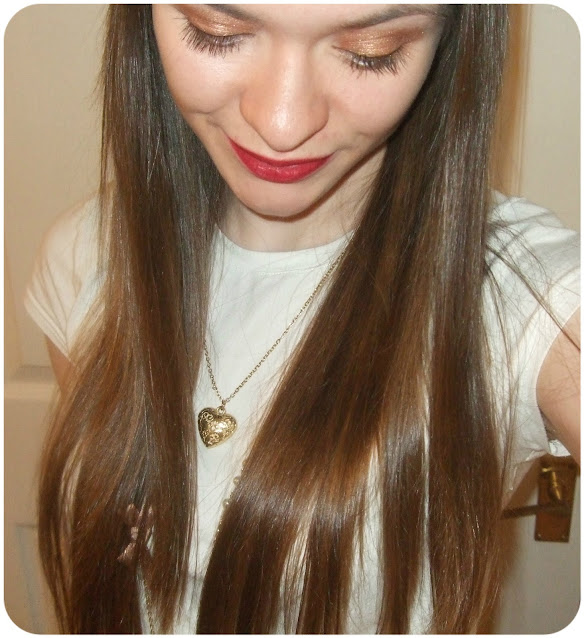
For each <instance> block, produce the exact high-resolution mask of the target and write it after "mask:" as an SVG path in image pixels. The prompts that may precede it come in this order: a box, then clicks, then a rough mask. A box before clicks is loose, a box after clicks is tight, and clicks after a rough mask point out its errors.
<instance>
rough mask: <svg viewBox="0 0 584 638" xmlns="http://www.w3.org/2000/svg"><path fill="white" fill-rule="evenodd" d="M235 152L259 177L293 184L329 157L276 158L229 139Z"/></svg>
mask: <svg viewBox="0 0 584 638" xmlns="http://www.w3.org/2000/svg"><path fill="white" fill-rule="evenodd" d="M229 142H230V143H231V146H232V147H233V150H234V151H235V154H236V155H237V157H239V159H240V160H241V161H242V163H243V164H244V165H245V166H246V167H247V168H248V169H249V170H250V171H251V172H252V173H253V174H254V175H256V176H257V177H259V178H260V179H264V180H266V181H268V182H278V183H280V184H291V183H292V182H298V181H300V180H301V179H304V178H305V177H308V176H309V175H311V174H312V173H314V172H315V171H317V170H318V169H319V168H320V167H321V166H323V164H324V163H325V162H326V161H327V160H328V159H329V157H330V155H327V156H326V157H311V158H308V159H292V160H274V159H270V158H268V157H263V156H262V155H258V154H257V153H252V152H251V151H248V150H247V149H245V148H242V147H241V146H239V144H236V143H235V142H234V141H233V140H232V139H229Z"/></svg>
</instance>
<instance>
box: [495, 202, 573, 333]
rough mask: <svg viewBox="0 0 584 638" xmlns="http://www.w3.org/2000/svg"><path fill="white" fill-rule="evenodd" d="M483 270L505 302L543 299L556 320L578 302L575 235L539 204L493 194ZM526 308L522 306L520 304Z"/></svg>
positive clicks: (529, 303)
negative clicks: (485, 269) (486, 262)
mask: <svg viewBox="0 0 584 638" xmlns="http://www.w3.org/2000/svg"><path fill="white" fill-rule="evenodd" d="M488 249H489V253H488V271H489V275H490V278H491V281H492V282H494V283H495V284H496V287H497V292H498V293H499V294H500V296H501V302H502V303H504V304H507V305H508V304H509V303H512V305H513V306H515V307H516V306H517V303H518V302H519V301H520V300H522V301H524V302H525V303H526V304H527V306H528V307H529V308H532V309H536V308H537V307H539V306H541V305H542V304H541V302H545V304H547V306H548V310H552V311H553V313H554V315H555V316H556V318H557V320H558V321H559V322H560V323H565V322H566V321H567V320H568V318H569V317H570V316H571V315H572V314H573V312H574V310H575V309H576V308H577V307H578V305H579V297H580V294H579V293H580V236H579V233H578V232H577V231H575V230H573V229H570V228H566V227H565V226H564V225H563V224H562V222H561V221H560V220H559V218H558V217H557V216H556V215H555V214H554V213H553V212H551V211H549V210H547V209H546V208H544V207H541V206H538V205H536V204H533V203H532V202H529V201H527V200H526V199H523V198H517V197H513V198H506V197H504V196H502V195H500V194H498V193H497V194H496V200H495V206H494V207H493V210H492V213H491V218H490V233H489V239H488ZM525 310H527V308H526V309H525Z"/></svg>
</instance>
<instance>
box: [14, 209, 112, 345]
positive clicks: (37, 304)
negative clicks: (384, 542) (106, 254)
mask: <svg viewBox="0 0 584 638" xmlns="http://www.w3.org/2000/svg"><path fill="white" fill-rule="evenodd" d="M97 230H98V207H97V200H96V199H95V198H94V199H91V200H89V201H88V202H85V203H84V204H82V205H79V206H76V207H75V208H73V209H71V210H69V211H67V212H66V213H64V214H62V215H61V216H59V217H58V218H57V220H56V221H55V223H54V224H53V225H52V226H51V228H50V229H49V230H48V232H47V233H46V234H45V236H44V238H43V242H42V244H41V248H40V250H39V252H38V254H37V257H36V260H35V264H34V268H33V272H32V275H31V278H30V281H29V284H28V286H27V289H26V291H25V296H24V305H25V308H26V310H27V312H28V313H29V315H30V316H31V318H32V319H33V320H34V321H35V322H36V323H37V325H38V326H39V327H40V329H41V330H42V331H43V332H44V334H45V335H46V336H47V337H48V338H49V339H50V340H51V341H52V342H53V343H54V344H55V345H56V346H57V348H59V350H60V351H61V352H62V353H63V354H65V355H66V356H69V354H70V352H71V347H72V345H73V343H74V341H75V338H76V337H77V332H78V330H79V327H80V325H81V323H82V322H83V320H84V319H85V317H86V316H87V313H88V312H89V310H90V308H91V306H92V304H93V303H94V301H95V299H96V296H97V293H98V290H99V287H100V278H99V274H98V269H97V263H98V260H97V255H98V250H97V245H98V234H97Z"/></svg>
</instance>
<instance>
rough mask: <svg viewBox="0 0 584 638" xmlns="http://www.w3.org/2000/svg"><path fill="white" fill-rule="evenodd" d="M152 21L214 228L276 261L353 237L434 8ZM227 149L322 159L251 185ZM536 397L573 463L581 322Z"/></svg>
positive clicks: (412, 83) (423, 67) (280, 9)
mask: <svg viewBox="0 0 584 638" xmlns="http://www.w3.org/2000/svg"><path fill="white" fill-rule="evenodd" d="M434 6H438V5H434ZM403 7H408V9H403ZM153 20H154V29H155V33H156V38H157V42H158V47H159V50H160V54H161V59H162V63H163V66H164V70H165V73H166V76H167V80H168V84H169V87H170V90H171V93H172V95H173V97H174V99H175V101H176V103H177V106H178V108H179V110H180V111H181V113H182V115H183V117H184V118H185V120H186V121H187V122H188V124H189V125H190V126H191V128H192V129H193V130H194V131H195V133H196V134H197V135H198V136H199V138H200V139H201V141H202V142H203V144H204V145H205V147H206V148H207V150H208V151H209V154H210V155H211V157H212V158H213V161H214V162H215V164H216V165H217V168H218V169H219V171H220V173H221V174H222V175H223V177H224V179H225V181H226V183H227V184H228V186H229V187H230V190H231V195H232V196H231V198H230V200H229V202H228V208H227V211H226V215H225V217H224V220H223V222H222V224H223V226H222V231H223V232H224V233H225V234H226V235H227V236H228V237H229V238H230V239H231V240H232V241H234V242H235V243H237V244H239V245H240V246H243V247H244V248H248V249H252V250H270V251H278V250H280V251H281V250H298V249H302V248H306V247H310V246H315V245H319V244H324V243H327V242H330V241H332V240H334V239H336V238H337V237H340V236H342V235H344V234H345V233H346V232H347V231H349V230H351V228H354V227H355V225H356V224H357V223H358V221H359V218H358V216H357V213H356V211H358V209H359V206H358V204H359V202H361V201H362V199H363V192H364V188H366V187H367V184H368V183H369V180H370V178H371V177H372V176H373V175H374V174H375V173H376V171H377V169H378V167H379V165H380V161H381V158H382V153H383V148H384V142H385V140H386V139H387V137H388V136H389V135H391V133H392V132H393V130H394V129H395V128H396V126H397V125H398V124H399V122H400V121H401V119H402V117H403V116H404V115H405V113H406V112H407V110H408V109H409V106H410V105H411V103H412V101H413V100H414V98H415V96H416V95H417V93H418V91H419V89H420V87H421V86H422V84H423V82H424V79H425V77H426V74H427V72H428V69H429V67H430V64H431V61H432V59H433V56H434V52H435V49H436V46H437V43H438V41H439V36H440V33H441V26H442V22H441V16H440V15H439V14H438V13H436V11H435V9H430V8H429V5H401V7H400V5H342V7H341V6H338V7H336V8H335V11H334V12H332V11H331V10H330V6H327V5H324V6H323V5H303V11H302V12H298V11H297V10H296V9H295V8H294V7H293V6H290V5H288V6H287V5H277V6H271V7H270V5H154V7H153ZM392 56H393V57H394V58H395V59H393V58H392ZM262 61H263V62H262ZM266 61H269V64H268V63H267V62H266ZM396 61H397V64H396V65H395V66H394V63H395V62H396ZM373 67H375V68H376V70H372V69H373ZM392 69H393V70H392ZM379 104H388V105H391V106H390V107H388V109H385V110H384V109H379V108H378V105H379ZM229 140H232V141H234V142H236V143H237V144H239V145H240V146H243V147H244V148H246V149H248V150H249V151H251V152H253V153H256V154H258V155H260V156H263V157H266V158H269V159H270V160H285V161H289V160H296V159H300V158H302V159H305V158H315V157H322V156H325V155H326V156H328V155H329V154H330V160H329V161H328V162H327V164H326V165H325V166H324V167H323V168H322V169H321V170H319V171H317V172H316V173H314V174H313V175H311V176H309V177H308V178H307V179H303V180H301V181H299V182H297V183H286V184H283V183H273V182H270V181H265V180H263V179H260V178H258V177H257V176H254V175H252V174H250V173H249V171H248V170H247V169H246V168H245V167H243V166H242V164H241V162H239V160H238V159H237V158H236V157H235V156H234V154H233V150H232V148H231V146H230V141H229ZM47 341H48V340H47ZM48 350H49V355H50V359H51V363H52V367H53V369H54V371H55V376H56V378H57V381H58V383H59V385H60V386H61V387H63V386H64V384H65V383H66V380H67V377H68V375H69V374H71V372H72V364H71V363H70V362H69V360H68V359H67V358H66V357H65V356H64V355H63V353H61V352H60V351H59V349H58V348H57V347H56V346H55V345H54V344H53V343H52V342H50V341H48ZM537 399H538V405H539V408H540V410H541V412H542V413H543V414H544V415H545V417H546V419H547V420H548V422H549V424H550V426H551V429H552V430H553V432H554V434H555V435H556V436H557V437H558V438H559V439H560V440H561V441H562V443H563V444H564V445H565V446H566V448H567V449H568V450H569V452H570V453H571V454H572V456H573V457H574V458H575V459H576V460H577V461H578V463H579V462H580V311H577V312H576V313H575V314H574V315H573V316H572V317H571V318H570V320H569V321H568V322H567V324H566V325H565V326H564V331H563V332H562V333H560V335H559V336H558V337H557V338H556V340H555V341H554V343H553V344H552V347H551V348H550V350H549V352H548V354H547V356H546V358H545V360H544V363H543V365H542V368H541V370H540V373H539V377H538V381H537Z"/></svg>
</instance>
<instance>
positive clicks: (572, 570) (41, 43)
mask: <svg viewBox="0 0 584 638" xmlns="http://www.w3.org/2000/svg"><path fill="white" fill-rule="evenodd" d="M515 11H516V9H515ZM103 12H104V7H103V5H34V6H30V7H27V8H25V9H23V10H22V11H20V12H19V13H18V14H17V15H15V16H14V17H13V18H12V20H11V21H10V24H8V26H7V29H6V33H5V259H4V265H5V269H6V272H5V275H6V280H5V291H4V300H5V341H4V344H5V477H6V482H5V485H6V487H5V495H6V498H5V525H6V532H5V586H6V589H5V600H6V604H7V606H8V608H9V610H10V614H11V616H12V618H13V620H14V621H15V622H16V623H17V624H18V625H19V626H21V627H23V628H26V629H27V630H29V631H35V632H41V633H42V632H44V631H47V630H48V629H49V628H50V627H51V620H50V613H49V611H48V606H47V604H46V601H45V599H44V598H43V588H42V580H41V578H40V574H39V572H38V566H37V562H36V554H35V551H36V550H35V542H36V540H35V539H36V528H35V517H34V498H33V494H34V490H33V485H34V472H35V468H36V460H37V458H38V452H39V449H40V445H41V440H42V436H43V434H44V429H45V425H44V420H43V417H44V414H45V412H46V409H47V406H48V403H49V401H50V397H51V396H52V394H53V391H54V384H53V379H52V375H51V372H50V370H49V369H48V367H47V364H48V359H47V356H46V353H45V349H44V345H43V338H42V335H41V334H40V332H39V330H38V329H37V328H36V326H34V325H33V323H32V322H31V321H30V319H29V318H28V317H27V316H26V314H25V312H24V309H23V307H22V302H21V299H22V295H23V290H24V286H25V283H26V280H27V278H28V276H29V273H30V270H31V267H32V262H33V258H34V254H35V251H36V250H37V247H38V245H39V243H40V240H41V237H42V234H43V232H44V231H45V230H46V228H47V227H48V226H49V225H50V223H51V221H52V220H53V219H54V218H55V216H56V215H58V214H59V213H61V212H63V211H65V210H67V209H68V208H70V207H71V206H72V205H73V204H75V203H76V202H78V201H80V200H82V199H84V198H85V197H86V196H87V195H88V194H89V193H91V191H92V190H93V189H95V187H96V185H97V156H98V148H99V133H98V127H97V122H98V120H99V112H98V108H97V106H96V99H95V94H94V83H95V75H96V71H97V68H98V64H99V61H98V51H99V48H100V42H99V40H100V21H101V18H102V15H103ZM520 17H521V20H522V24H523V27H524V28H523V30H522V32H521V34H520V37H518V38H517V41H516V50H515V57H514V67H513V69H512V73H511V76H510V77H511V78H512V86H511V87H510V90H509V93H508V95H507V99H506V102H505V106H506V108H505V110H504V112H503V121H502V126H501V132H502V148H501V151H500V155H499V160H498V162H497V164H496V169H497V172H498V174H499V180H500V183H502V184H504V185H505V187H506V190H507V191H510V192H513V193H516V194H522V195H525V196H527V197H529V198H530V199H533V200H534V201H537V202H538V203H541V204H544V205H546V206H548V207H550V208H552V209H554V210H555V211H557V212H558V214H559V215H560V216H561V217H562V218H563V219H564V220H565V221H566V223H567V224H568V225H570V226H573V227H579V219H580V179H579V175H580V157H579V151H580V122H579V111H580V102H579V96H580V87H579V77H580V66H579V65H580V53H579V36H578V30H577V27H576V25H575V24H574V22H573V21H572V20H571V18H570V17H569V16H568V15H567V14H565V13H564V12H563V11H562V10H560V9H558V8H555V7H552V6H548V5H538V6H533V7H527V9H526V10H524V11H522V12H521V16H520ZM479 63H480V61H477V64H479ZM514 107H516V108H515V111H514ZM515 533H516V534H517V535H518V538H519V553H518V555H519V556H520V561H519V564H518V566H517V567H516V568H515V569H514V571H513V572H512V574H511V576H510V580H509V585H508V587H507V590H506V596H505V601H504V604H503V608H502V612H501V615H500V619H499V621H498V624H497V626H496V629H498V630H499V631H501V632H504V633H547V632H550V631H555V630H556V629H560V628H561V627H563V626H564V625H565V624H567V622H569V620H570V619H571V618H572V617H573V615H574V613H575V610H576V608H577V604H578V599H579V587H578V582H579V570H578V566H579V519H578V518H576V520H575V521H574V524H573V529H572V540H571V542H570V543H569V544H549V543H535V542H534V541H533V540H532V536H533V521H532V520H527V519H526V520H523V521H521V522H520V523H518V525H517V528H516V532H515ZM550 583H553V586H550ZM8 622H10V621H8Z"/></svg>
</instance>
